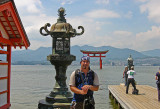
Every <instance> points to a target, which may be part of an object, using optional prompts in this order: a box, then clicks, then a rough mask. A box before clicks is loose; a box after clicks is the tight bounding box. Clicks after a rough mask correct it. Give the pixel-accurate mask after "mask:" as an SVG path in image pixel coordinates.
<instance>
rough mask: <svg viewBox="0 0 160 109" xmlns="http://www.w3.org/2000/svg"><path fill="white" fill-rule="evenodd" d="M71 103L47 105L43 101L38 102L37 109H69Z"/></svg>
mask: <svg viewBox="0 0 160 109" xmlns="http://www.w3.org/2000/svg"><path fill="white" fill-rule="evenodd" d="M70 104H71V103H49V102H47V101H46V100H45V99H42V100H40V101H39V104H38V109H70Z"/></svg>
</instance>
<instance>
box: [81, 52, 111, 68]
mask: <svg viewBox="0 0 160 109" xmlns="http://www.w3.org/2000/svg"><path fill="white" fill-rule="evenodd" d="M80 51H81V52H82V53H83V54H87V56H89V57H99V65H100V69H102V57H106V56H102V54H106V53H107V52H108V51H109V50H107V51H85V50H80Z"/></svg>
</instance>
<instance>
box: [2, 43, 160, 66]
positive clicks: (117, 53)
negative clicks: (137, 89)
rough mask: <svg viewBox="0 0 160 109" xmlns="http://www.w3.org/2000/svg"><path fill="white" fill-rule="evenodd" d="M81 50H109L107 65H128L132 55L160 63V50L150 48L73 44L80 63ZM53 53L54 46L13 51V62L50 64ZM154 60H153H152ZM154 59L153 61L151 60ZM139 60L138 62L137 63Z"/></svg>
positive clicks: (94, 62) (77, 61) (72, 50)
mask: <svg viewBox="0 0 160 109" xmlns="http://www.w3.org/2000/svg"><path fill="white" fill-rule="evenodd" d="M80 50H88V51H106V50H109V52H108V53H107V54H105V56H106V58H102V60H103V63H105V64H106V65H110V64H111V63H117V64H116V65H119V63H120V65H126V63H127V58H128V57H129V56H130V55H132V57H133V59H134V60H136V61H135V64H137V65H142V64H146V63H147V64H151V65H160V57H159V58H158V57H154V56H158V54H160V50H158V49H157V50H150V51H144V52H138V51H135V50H132V49H128V48H124V49H120V48H115V47H111V46H101V47H93V46H88V45H84V46H78V45H75V46H72V47H71V54H72V55H75V56H76V61H74V62H73V63H74V64H75V63H77V64H79V61H80V58H81V57H82V56H83V53H81V52H80ZM51 53H52V47H40V48H38V49H36V50H30V49H28V50H20V51H13V52H12V64H33V65H34V64H50V62H49V61H47V56H48V55H50V54H51ZM3 57H4V56H2V55H0V60H3V59H4V58H3ZM152 60H153V61H152ZM91 61H92V63H93V64H97V63H99V58H91ZM151 61H152V62H151ZM136 62H137V63H136Z"/></svg>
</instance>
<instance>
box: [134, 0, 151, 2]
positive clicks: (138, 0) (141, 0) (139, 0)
mask: <svg viewBox="0 0 160 109" xmlns="http://www.w3.org/2000/svg"><path fill="white" fill-rule="evenodd" d="M136 1H137V2H147V1H148V0H136Z"/></svg>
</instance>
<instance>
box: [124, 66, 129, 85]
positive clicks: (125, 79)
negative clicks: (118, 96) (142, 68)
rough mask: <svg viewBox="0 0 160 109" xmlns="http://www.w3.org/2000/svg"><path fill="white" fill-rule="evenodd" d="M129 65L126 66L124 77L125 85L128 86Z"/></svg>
mask: <svg viewBox="0 0 160 109" xmlns="http://www.w3.org/2000/svg"><path fill="white" fill-rule="evenodd" d="M127 72H128V67H127V66H126V67H125V69H124V72H123V78H124V81H125V86H127V79H128V74H127Z"/></svg>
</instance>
